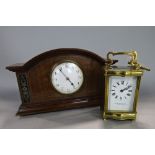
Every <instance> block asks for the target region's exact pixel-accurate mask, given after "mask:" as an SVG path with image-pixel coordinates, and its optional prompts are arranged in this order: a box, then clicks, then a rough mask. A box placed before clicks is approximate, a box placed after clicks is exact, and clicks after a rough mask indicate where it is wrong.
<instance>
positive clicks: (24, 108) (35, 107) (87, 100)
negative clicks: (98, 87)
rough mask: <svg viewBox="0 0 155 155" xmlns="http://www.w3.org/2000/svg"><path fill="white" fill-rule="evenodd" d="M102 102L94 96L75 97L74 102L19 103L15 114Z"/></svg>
mask: <svg viewBox="0 0 155 155" xmlns="http://www.w3.org/2000/svg"><path fill="white" fill-rule="evenodd" d="M102 102H103V97H99V96H96V97H83V98H77V99H74V102H73V100H65V101H60V102H59V101H52V102H49V103H44V104H42V103H35V104H31V103H28V104H21V106H20V107H19V110H18V112H17V113H16V115H17V116H26V115H32V114H39V113H45V112H55V111H62V110H69V109H79V108H86V107H95V106H98V105H99V103H102ZM51 103H52V104H51ZM60 103H61V104H60Z"/></svg>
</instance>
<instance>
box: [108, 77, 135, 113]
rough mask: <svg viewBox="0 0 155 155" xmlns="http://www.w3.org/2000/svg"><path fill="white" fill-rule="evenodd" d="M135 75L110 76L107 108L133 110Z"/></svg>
mask: <svg viewBox="0 0 155 155" xmlns="http://www.w3.org/2000/svg"><path fill="white" fill-rule="evenodd" d="M136 82H137V77H134V76H131V77H119V76H111V77H110V78H109V96H108V110H110V111H112V110H114V111H125V112H131V111H133V102H134V97H135V90H136Z"/></svg>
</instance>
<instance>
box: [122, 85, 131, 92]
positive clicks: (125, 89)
mask: <svg viewBox="0 0 155 155" xmlns="http://www.w3.org/2000/svg"><path fill="white" fill-rule="evenodd" d="M130 87H132V86H128V87H126V88H124V89H121V90H120V92H124V91H125V90H128V89H129V88H130Z"/></svg>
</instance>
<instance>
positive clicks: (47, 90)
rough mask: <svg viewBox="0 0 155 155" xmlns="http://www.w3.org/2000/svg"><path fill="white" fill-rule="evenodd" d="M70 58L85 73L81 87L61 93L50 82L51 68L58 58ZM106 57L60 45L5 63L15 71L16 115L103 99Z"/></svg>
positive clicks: (91, 103)
mask: <svg viewBox="0 0 155 155" xmlns="http://www.w3.org/2000/svg"><path fill="white" fill-rule="evenodd" d="M66 61H71V62H75V63H76V64H78V65H79V66H80V68H81V69H82V71H83V75H84V82H83V84H82V86H81V88H80V89H79V90H78V91H77V92H75V93H73V94H61V93H59V92H58V91H56V90H55V89H54V87H53V86H52V83H51V70H52V69H53V67H54V66H55V65H56V64H59V63H60V62H66ZM104 64H105V60H104V59H103V58H101V57H100V56H98V55H96V54H94V53H92V52H90V51H87V50H82V49H74V48H62V49H55V50H50V51H47V52H44V53H42V54H40V55H38V56H36V57H34V58H32V59H31V60H29V61H28V62H26V63H24V64H15V65H11V66H8V67H6V68H7V69H8V70H10V71H13V72H15V73H16V76H17V81H18V86H19V90H20V95H21V100H22V104H21V106H20V107H19V110H18V112H17V115H20V116H24V115H29V114H35V113H41V112H50V111H58V110H66V109H74V108H83V107H91V106H98V105H99V104H100V103H101V104H102V103H103V94H104V75H103V72H102V67H103V66H104Z"/></svg>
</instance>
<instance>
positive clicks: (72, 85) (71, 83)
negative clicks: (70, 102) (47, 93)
mask: <svg viewBox="0 0 155 155" xmlns="http://www.w3.org/2000/svg"><path fill="white" fill-rule="evenodd" d="M83 79H84V77H83V72H82V70H81V69H80V67H79V66H78V65H77V64H75V63H73V62H64V63H61V64H59V65H57V66H56V67H55V68H54V70H53V72H52V79H51V80H52V84H53V86H54V88H55V89H56V90H57V91H58V92H59V93H62V94H72V93H75V92H76V91H78V90H79V89H80V87H81V86H82V84H83Z"/></svg>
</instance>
